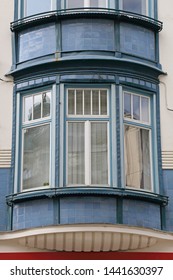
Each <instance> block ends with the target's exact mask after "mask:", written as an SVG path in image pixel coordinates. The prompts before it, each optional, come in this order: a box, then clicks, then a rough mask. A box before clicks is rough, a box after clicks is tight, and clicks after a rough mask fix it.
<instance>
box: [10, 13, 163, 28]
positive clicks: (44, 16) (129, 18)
mask: <svg viewBox="0 0 173 280" xmlns="http://www.w3.org/2000/svg"><path fill="white" fill-rule="evenodd" d="M103 15H104V17H108V18H114V19H117V20H122V21H126V22H130V23H137V24H139V25H142V26H145V27H148V28H151V29H153V30H155V31H158V32H159V31H161V30H162V28H163V23H162V22H161V21H158V20H155V19H154V18H151V17H148V16H145V15H141V14H137V13H132V12H127V11H122V10H115V9H109V8H95V9H93V8H75V9H63V10H55V11H49V12H46V13H40V14H36V15H32V16H29V17H25V18H21V19H18V20H16V21H14V22H12V23H11V25H10V27H11V31H16V30H21V29H24V28H26V27H28V26H30V25H33V24H34V25H36V24H41V23H45V22H52V21H56V20H57V19H62V18H74V17H75V18H77V17H93V16H95V17H101V18H102V17H103Z"/></svg>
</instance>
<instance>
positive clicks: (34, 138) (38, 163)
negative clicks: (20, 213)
mask: <svg viewBox="0 0 173 280" xmlns="http://www.w3.org/2000/svg"><path fill="white" fill-rule="evenodd" d="M49 156H50V126H49V125H44V126H37V127H33V128H28V129H25V130H24V149H23V189H24V190H26V189H31V188H37V187H42V186H49Z"/></svg>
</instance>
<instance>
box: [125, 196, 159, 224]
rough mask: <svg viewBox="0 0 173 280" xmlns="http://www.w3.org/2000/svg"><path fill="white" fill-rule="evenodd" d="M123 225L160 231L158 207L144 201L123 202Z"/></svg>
mask: <svg viewBox="0 0 173 280" xmlns="http://www.w3.org/2000/svg"><path fill="white" fill-rule="evenodd" d="M123 223H124V224H128V225H132V226H139V227H149V228H155V229H160V228H161V219H160V206H159V205H157V204H152V203H150V202H145V201H135V200H129V199H127V200H124V202H123Z"/></svg>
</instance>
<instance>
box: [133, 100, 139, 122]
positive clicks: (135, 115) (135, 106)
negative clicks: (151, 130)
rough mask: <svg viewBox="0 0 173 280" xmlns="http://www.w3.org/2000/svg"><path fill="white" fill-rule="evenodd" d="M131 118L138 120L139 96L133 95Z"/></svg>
mask: <svg viewBox="0 0 173 280" xmlns="http://www.w3.org/2000/svg"><path fill="white" fill-rule="evenodd" d="M133 119H134V120H140V96H137V95H133Z"/></svg>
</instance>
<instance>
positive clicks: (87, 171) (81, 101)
mask: <svg viewBox="0 0 173 280" xmlns="http://www.w3.org/2000/svg"><path fill="white" fill-rule="evenodd" d="M107 99H108V90H106V89H68V91H67V101H68V102H67V104H68V105H67V108H68V109H67V124H66V126H67V131H66V133H67V185H99V186H100V185H102V186H106V185H109V167H108V165H109V151H108V142H109V140H108V131H109V119H108V105H107ZM98 118H99V119H98Z"/></svg>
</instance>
